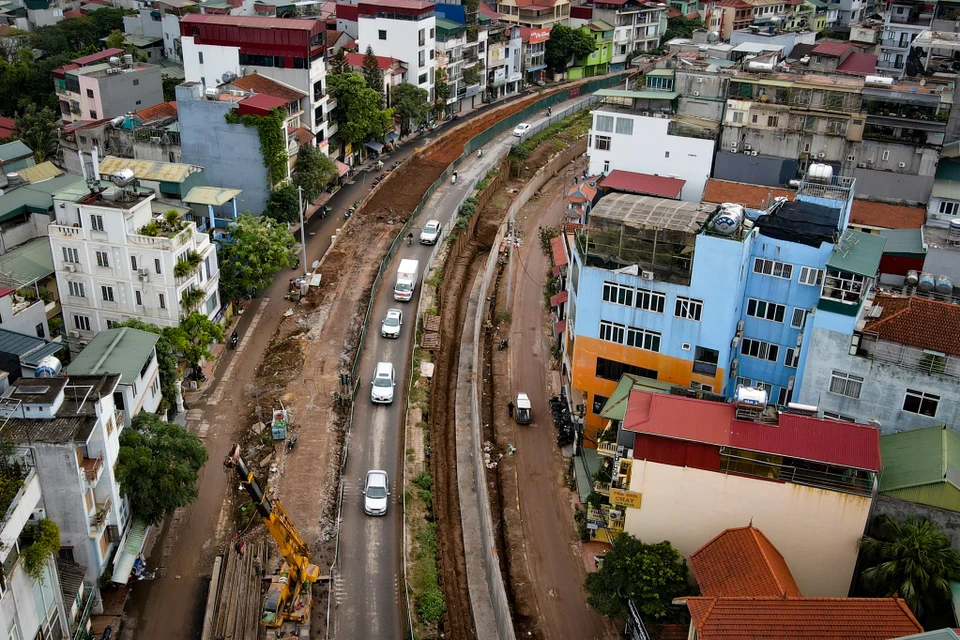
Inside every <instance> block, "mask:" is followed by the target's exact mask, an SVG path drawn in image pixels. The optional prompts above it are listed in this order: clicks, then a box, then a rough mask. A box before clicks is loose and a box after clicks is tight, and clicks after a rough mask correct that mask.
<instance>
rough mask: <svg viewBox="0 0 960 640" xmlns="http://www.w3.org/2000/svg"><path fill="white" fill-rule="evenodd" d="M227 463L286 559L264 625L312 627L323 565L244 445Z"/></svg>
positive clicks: (269, 598)
mask: <svg viewBox="0 0 960 640" xmlns="http://www.w3.org/2000/svg"><path fill="white" fill-rule="evenodd" d="M223 466H224V467H225V468H228V469H231V468H232V469H235V470H236V472H237V476H239V478H240V483H241V484H242V485H243V487H244V488H245V489H246V490H247V493H248V494H250V499H251V500H253V504H254V505H256V508H257V513H258V514H259V515H260V517H261V518H263V523H264V524H265V525H267V530H268V531H269V532H270V534H271V535H272V536H273V539H274V540H275V541H276V543H277V546H278V547H279V548H280V554H281V555H282V556H283V560H284V562H283V565H282V566H281V568H280V573H278V574H276V575H274V576H273V578H271V580H270V587H269V588H268V589H267V595H266V598H264V603H263V614H262V615H261V617H260V624H262V625H263V626H265V627H267V628H268V629H277V628H279V627H281V626H283V623H284V622H287V621H290V622H293V623H295V624H297V625H301V626H309V624H310V605H311V603H312V601H313V595H312V588H311V587H312V585H313V583H314V582H316V581H317V579H318V578H319V577H320V567H318V566H317V565H315V564H311V563H310V549H309V547H307V545H306V543H305V542H304V541H303V538H301V537H300V534H299V533H298V532H297V528H296V527H295V526H294V525H293V521H292V520H290V518H289V517H288V516H287V514H286V512H285V511H284V510H283V506H281V504H280V501H279V500H271V499H270V498H267V497H266V496H265V495H264V494H263V490H262V489H261V488H260V485H259V484H258V483H257V480H256V478H254V477H253V471H251V470H250V467H249V466H248V465H247V463H246V461H245V460H244V459H243V458H242V457H241V456H240V445H238V444H234V445H233V449H232V450H231V451H230V455H228V456H227V457H226V458H225V459H224V461H223Z"/></svg>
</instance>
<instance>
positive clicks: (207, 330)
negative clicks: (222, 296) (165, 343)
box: [164, 311, 223, 367]
mask: <svg viewBox="0 0 960 640" xmlns="http://www.w3.org/2000/svg"><path fill="white" fill-rule="evenodd" d="M164 333H165V334H166V336H167V340H169V341H170V346H171V347H172V348H173V352H174V354H176V355H177V356H178V357H179V358H180V360H181V362H184V363H186V364H188V365H190V366H191V367H195V366H196V365H198V364H200V362H201V361H203V360H207V359H209V358H210V345H211V344H212V343H213V342H215V341H216V342H223V325H222V324H220V323H219V322H214V321H213V320H211V319H210V318H208V317H207V316H206V315H205V314H203V313H199V312H196V311H195V312H193V313H191V314H190V315H189V316H187V317H186V318H181V319H180V324H179V326H176V327H166V328H165V329H164Z"/></svg>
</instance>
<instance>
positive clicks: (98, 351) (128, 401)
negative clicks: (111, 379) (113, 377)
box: [67, 327, 163, 427]
mask: <svg viewBox="0 0 960 640" xmlns="http://www.w3.org/2000/svg"><path fill="white" fill-rule="evenodd" d="M159 339H160V336H158V335H157V334H155V333H149V332H147V331H140V330H138V329H131V328H130V327H121V328H119V329H107V330H106V331H101V332H100V333H98V334H97V337H95V338H94V339H93V340H92V341H90V344H88V345H87V346H86V347H85V348H84V350H83V351H81V352H80V354H79V355H77V356H76V357H75V358H74V359H73V360H72V361H71V362H70V364H69V366H68V368H67V371H68V373H69V375H71V376H93V375H102V374H106V373H110V374H113V373H117V374H120V382H119V385H118V386H117V390H116V391H115V392H114V394H113V400H114V404H116V406H117V409H118V410H119V411H121V412H123V426H124V427H129V426H130V422H131V420H133V418H134V417H135V416H136V415H137V414H138V413H140V412H141V411H146V412H147V413H156V412H157V409H158V408H159V407H160V401H161V400H162V399H163V395H162V394H161V393H160V365H159V363H158V362H157V350H156V344H157V340H159Z"/></svg>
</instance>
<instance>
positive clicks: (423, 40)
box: [417, 29, 427, 47]
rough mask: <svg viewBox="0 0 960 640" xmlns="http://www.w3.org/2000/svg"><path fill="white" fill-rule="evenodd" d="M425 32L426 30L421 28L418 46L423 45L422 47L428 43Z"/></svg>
mask: <svg viewBox="0 0 960 640" xmlns="http://www.w3.org/2000/svg"><path fill="white" fill-rule="evenodd" d="M424 34H425V31H424V30H423V29H420V30H419V31H418V32H417V42H418V46H421V47H422V46H423V45H425V44H427V39H426V37H425V35H424Z"/></svg>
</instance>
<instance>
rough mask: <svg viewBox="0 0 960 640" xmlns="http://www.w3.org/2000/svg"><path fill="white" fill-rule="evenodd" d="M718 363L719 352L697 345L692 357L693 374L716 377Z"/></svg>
mask: <svg viewBox="0 0 960 640" xmlns="http://www.w3.org/2000/svg"><path fill="white" fill-rule="evenodd" d="M719 362H720V352H719V351H717V350H716V349H708V348H706V347H701V346H699V345H697V349H696V351H694V356H693V372H694V373H700V374H703V375H705V376H715V375H717V363H719Z"/></svg>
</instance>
